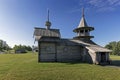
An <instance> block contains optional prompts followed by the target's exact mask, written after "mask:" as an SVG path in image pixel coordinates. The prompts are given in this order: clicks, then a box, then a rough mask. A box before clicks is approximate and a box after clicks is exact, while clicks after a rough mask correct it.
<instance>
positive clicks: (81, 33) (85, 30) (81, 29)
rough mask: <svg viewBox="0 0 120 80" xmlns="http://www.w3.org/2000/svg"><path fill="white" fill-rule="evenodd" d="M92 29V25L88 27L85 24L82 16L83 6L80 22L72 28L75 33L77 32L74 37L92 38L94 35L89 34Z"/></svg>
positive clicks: (86, 39)
mask: <svg viewBox="0 0 120 80" xmlns="http://www.w3.org/2000/svg"><path fill="white" fill-rule="evenodd" d="M92 30H94V27H90V26H88V25H87V22H86V20H85V16H84V8H83V11H82V18H81V21H80V24H79V25H78V27H77V28H76V29H74V30H73V31H74V32H75V33H77V36H76V37H74V39H80V40H83V41H88V40H90V39H91V38H94V36H90V31H92Z"/></svg>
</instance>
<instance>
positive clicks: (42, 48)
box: [34, 9, 111, 64]
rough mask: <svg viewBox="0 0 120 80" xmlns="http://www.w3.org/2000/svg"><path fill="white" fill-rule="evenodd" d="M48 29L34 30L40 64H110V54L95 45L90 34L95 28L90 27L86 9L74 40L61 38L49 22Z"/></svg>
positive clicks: (108, 51) (58, 31) (47, 22)
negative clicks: (86, 18)
mask: <svg viewBox="0 0 120 80" xmlns="http://www.w3.org/2000/svg"><path fill="white" fill-rule="evenodd" d="M45 26H46V28H38V27H35V28H34V37H35V40H36V41H37V42H38V50H39V51H38V62H88V63H94V64H101V63H108V62H109V53H110V52H111V50H108V49H106V48H104V47H101V46H99V45H97V44H96V43H94V42H93V41H92V40H91V38H94V36H91V35H90V32H91V31H93V30H94V27H91V26H88V25H87V22H86V20H85V15H84V9H83V11H82V18H81V21H80V24H79V25H78V27H77V28H75V29H74V30H73V32H75V33H76V34H77V35H76V36H75V37H73V39H64V38H61V34H60V30H59V29H52V28H51V22H50V21H49V11H48V20H47V21H46V24H45Z"/></svg>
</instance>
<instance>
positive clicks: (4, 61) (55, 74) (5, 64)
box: [0, 53, 120, 80]
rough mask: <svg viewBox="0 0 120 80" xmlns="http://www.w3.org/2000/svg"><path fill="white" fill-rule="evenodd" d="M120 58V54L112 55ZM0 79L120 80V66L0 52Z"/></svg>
mask: <svg viewBox="0 0 120 80" xmlns="http://www.w3.org/2000/svg"><path fill="white" fill-rule="evenodd" d="M111 58H113V59H115V58H116V59H119V60H120V56H119V57H117V56H112V57H111ZM0 80H120V68H118V67H106V66H99V65H93V64H86V63H76V64H72V63H38V62H37V54H36V53H35V54H32V53H27V54H0Z"/></svg>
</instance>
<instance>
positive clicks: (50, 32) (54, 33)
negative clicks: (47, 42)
mask: <svg viewBox="0 0 120 80" xmlns="http://www.w3.org/2000/svg"><path fill="white" fill-rule="evenodd" d="M34 37H35V40H39V39H40V38H41V37H58V38H60V31H59V29H46V28H36V27H35V30H34Z"/></svg>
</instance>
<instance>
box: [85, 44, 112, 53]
mask: <svg viewBox="0 0 120 80" xmlns="http://www.w3.org/2000/svg"><path fill="white" fill-rule="evenodd" d="M86 48H87V49H88V50H91V51H93V52H112V50H109V49H107V48H104V47H101V46H99V45H89V46H86Z"/></svg>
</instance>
